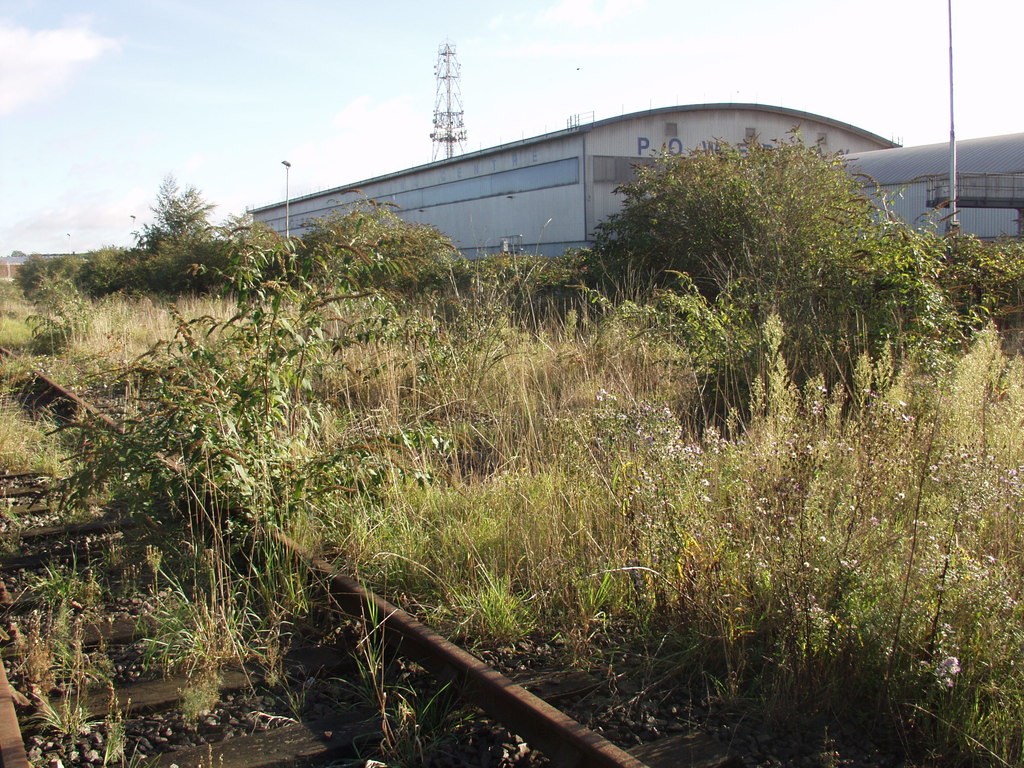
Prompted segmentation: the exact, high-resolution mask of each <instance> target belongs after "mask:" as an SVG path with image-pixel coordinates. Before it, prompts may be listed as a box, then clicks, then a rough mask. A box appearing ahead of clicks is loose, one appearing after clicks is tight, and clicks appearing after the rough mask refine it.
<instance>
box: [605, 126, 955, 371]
mask: <svg viewBox="0 0 1024 768" xmlns="http://www.w3.org/2000/svg"><path fill="white" fill-rule="evenodd" d="M619 192H620V193H621V194H622V195H623V198H624V201H623V207H622V210H621V212H620V213H619V214H617V215H615V216H612V217H611V218H610V219H609V220H608V221H607V222H606V223H605V224H604V225H602V226H601V227H600V229H599V232H598V237H597V243H596V245H595V248H594V254H593V255H592V258H591V268H592V270H593V269H595V268H596V269H598V270H603V273H602V276H603V277H604V279H605V281H606V282H610V283H612V284H619V285H621V284H623V283H624V282H626V281H629V282H630V283H631V284H632V285H634V286H635V285H637V284H639V285H641V286H643V285H647V286H649V287H651V288H654V289H674V288H675V287H676V286H677V285H682V286H684V288H685V290H684V291H683V294H685V295H686V296H689V298H688V300H687V302H686V303H685V306H686V307H689V308H690V309H687V310H685V311H686V312H690V310H691V309H692V308H693V307H696V306H697V303H699V302H697V303H695V300H696V299H700V300H702V301H703V302H704V304H705V305H706V307H707V309H705V310H702V311H705V312H706V311H715V312H717V313H719V315H720V317H719V324H720V325H721V326H722V327H724V328H733V329H734V330H736V331H737V335H738V336H739V337H745V338H749V339H752V340H754V341H755V342H757V341H758V340H759V339H760V332H759V329H760V328H761V327H763V325H764V323H765V322H766V320H767V319H768V318H769V317H771V316H778V317H779V318H780V319H781V320H782V323H783V326H784V327H785V329H786V342H785V348H784V351H785V353H786V358H787V360H788V362H789V365H790V369H791V370H792V371H794V374H795V375H796V376H797V377H800V376H802V375H814V374H816V373H818V372H826V371H829V370H830V371H832V373H833V374H836V375H839V376H844V377H845V376H847V375H848V374H849V371H850V370H851V369H852V365H853V362H854V361H855V360H856V358H857V356H858V355H859V354H860V352H862V351H870V352H875V351H878V350H879V349H881V348H882V347H883V346H884V345H887V344H892V345H895V346H896V347H897V351H899V348H900V347H901V346H906V347H907V348H915V349H918V350H922V351H925V352H926V353H927V354H931V352H934V351H937V350H939V349H940V348H941V347H942V346H943V345H947V344H950V343H955V341H956V339H958V338H960V333H959V332H960V331H961V330H962V326H960V324H959V323H958V318H957V317H956V313H955V312H954V311H953V305H952V302H951V301H950V300H949V296H948V294H947V292H946V291H945V290H944V288H943V286H942V285H941V284H940V283H939V280H938V277H939V274H940V272H941V267H942V264H943V260H944V259H945V257H946V252H947V249H946V247H945V243H944V242H943V240H942V239H941V238H940V237H938V236H936V235H935V234H934V233H930V232H917V231H915V230H913V229H911V228H909V227H908V226H906V225H905V224H903V223H902V222H898V221H895V220H892V219H890V218H889V217H887V216H886V215H885V214H884V212H883V211H881V210H880V209H879V208H878V207H876V206H875V205H874V204H873V203H872V202H871V201H870V200H869V199H868V198H867V197H866V195H865V194H864V193H863V191H862V189H861V186H860V183H859V182H858V181H857V180H856V179H854V178H853V177H852V176H851V175H850V174H849V173H847V171H846V169H845V166H844V163H843V159H842V156H841V155H823V154H822V153H821V152H820V150H819V148H818V147H814V146H807V145H805V144H804V143H803V142H802V141H801V140H800V138H799V136H796V137H794V138H792V139H791V140H789V141H785V142H781V143H779V144H777V145H770V146H763V145H761V144H756V143H755V144H752V145H750V146H743V147H734V146H728V145H723V146H721V147H719V148H717V149H716V150H713V151H702V152H695V153H693V154H691V155H688V156H671V155H666V156H663V157H661V158H659V159H658V160H657V162H656V163H655V164H653V165H651V166H649V167H639V168H637V171H636V178H635V180H634V181H632V182H630V183H628V184H625V185H623V186H621V187H620V188H619ZM595 265H596V266H595ZM680 275H682V276H683V279H682V280H680ZM691 291H694V293H691ZM673 306H674V307H677V308H678V307H679V306H682V305H680V304H679V302H677V301H676V302H673ZM673 311H674V312H676V313H677V314H678V311H679V310H678V309H676V310H673ZM691 314H692V313H691ZM680 327H687V325H686V323H683V324H682V325H681V326H680ZM740 331H742V333H741V332H740ZM749 353H750V355H749V357H750V359H751V360H754V361H756V360H759V359H760V355H759V354H757V353H756V351H755V350H754V349H750V350H749Z"/></svg>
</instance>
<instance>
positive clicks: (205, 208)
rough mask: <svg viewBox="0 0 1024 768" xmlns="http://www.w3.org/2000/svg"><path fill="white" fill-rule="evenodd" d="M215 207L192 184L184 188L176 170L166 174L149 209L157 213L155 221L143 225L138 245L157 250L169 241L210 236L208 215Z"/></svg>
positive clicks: (200, 238) (151, 250)
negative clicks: (177, 178)
mask: <svg viewBox="0 0 1024 768" xmlns="http://www.w3.org/2000/svg"><path fill="white" fill-rule="evenodd" d="M215 207H216V206H215V205H212V204H211V203H207V202H206V201H205V200H204V199H203V196H202V194H201V193H200V192H199V190H198V189H196V188H195V187H193V186H188V187H185V189H184V191H182V190H181V189H180V188H179V187H178V182H177V180H176V179H175V178H174V176H173V174H167V176H165V177H164V180H163V182H162V183H161V184H160V190H159V192H157V197H156V204H155V205H153V207H152V208H151V209H150V210H151V211H153V213H154V214H156V221H155V222H154V223H153V224H145V225H143V227H142V233H141V234H140V236H139V246H140V247H142V248H144V249H145V250H147V251H149V252H151V253H155V252H156V251H158V250H159V248H160V245H161V244H162V243H164V242H166V241H172V242H180V241H201V240H204V239H207V238H208V237H209V235H210V232H211V225H210V219H209V217H210V213H211V212H212V211H213V209H214V208H215Z"/></svg>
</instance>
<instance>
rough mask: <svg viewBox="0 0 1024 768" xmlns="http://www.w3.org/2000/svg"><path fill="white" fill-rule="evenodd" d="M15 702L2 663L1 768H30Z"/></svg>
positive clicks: (0, 665) (0, 684)
mask: <svg viewBox="0 0 1024 768" xmlns="http://www.w3.org/2000/svg"><path fill="white" fill-rule="evenodd" d="M14 701H15V698H14V689H13V688H11V684H10V683H9V682H8V681H7V670H6V668H5V667H4V663H3V662H2V661H0V768H29V762H28V755H27V754H26V753H25V742H24V741H23V740H22V738H21V728H20V726H19V725H18V713H17V712H16V711H15V710H14Z"/></svg>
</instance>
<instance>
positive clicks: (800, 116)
mask: <svg viewBox="0 0 1024 768" xmlns="http://www.w3.org/2000/svg"><path fill="white" fill-rule="evenodd" d="M715 110H725V111H730V112H731V111H740V110H748V111H749V110H752V111H755V112H767V113H770V114H775V115H782V116H784V117H791V118H794V119H795V120H814V121H816V122H819V123H822V124H824V125H830V126H834V127H835V128H841V129H843V130H845V131H849V132H850V133H853V134H856V135H858V136H861V137H863V138H865V139H867V140H869V141H872V142H874V143H877V144H878V145H879V146H880V147H898V146H899V145H898V144H896V143H895V142H892V141H890V140H889V139H885V138H882V137H881V136H879V135H877V134H874V133H871V132H870V131H865V130H864V129H863V128H858V127H857V126H855V125H850V124H849V123H844V122H841V121H839V120H833V119H832V118H830V117H824V116H822V115H815V114H814V113H812V112H803V111H801V110H799V109H789V108H787V107H773V106H769V105H767V104H747V103H742V102H740V103H732V102H730V103H725V102H722V103H717V104H682V105H678V106H674V107H658V108H656V109H647V110H642V111H640V112H629V113H627V114H624V115H618V116H617V117H608V118H604V119H601V120H596V121H593V122H589V123H582V122H581V123H580V124H579V125H576V126H572V127H570V128H563V129H561V130H557V131H551V132H550V133H544V134H541V135H539V136H531V137H529V138H524V139H519V140H516V141H511V142H506V143H504V144H498V145H496V146H493V147H487V148H485V149H480V150H476V151H473V152H467V153H465V154H462V155H455V156H454V157H451V158H445V159H443V160H435V161H433V162H430V163H424V164H423V165H417V166H413V167H411V168H405V169H403V170H400V171H393V172H391V173H386V174H383V175H381V176H374V177H371V178H369V179H363V180H362V181H357V182H353V183H350V184H345V185H343V186H339V187H331V188H330V189H322V190H319V191H317V192H310V193H309V194H306V195H301V196H299V197H293V198H292V202H293V203H294V202H298V201H301V200H306V199H310V198H316V197H322V196H323V195H331V194H336V193H338V192H341V191H344V190H348V189H353V188H358V187H361V186H365V185H367V184H371V183H376V182H379V181H384V180H386V179H391V178H396V177H399V176H404V175H406V174H408V173H414V172H417V171H421V170H424V169H426V168H431V167H435V166H442V165H446V164H449V163H459V162H463V161H465V160H470V159H473V158H479V157H486V156H488V155H492V154H495V153H498V152H505V151H507V150H509V149H512V148H515V147H526V146H530V145H531V144H538V143H541V142H544V141H550V140H551V139H554V138H558V137H561V136H571V135H574V134H578V133H586V132H588V131H592V130H594V129H595V128H600V127H603V126H606V125H614V124H616V123H624V122H626V121H628V120H635V119H637V118H644V117H651V116H655V115H664V114H671V113H679V112H713V111H715ZM709 138H710V137H709ZM279 205H282V202H276V203H269V204H267V205H261V206H256V207H252V208H248V209H247V210H248V211H249V212H250V213H254V212H257V213H258V212H261V211H266V210H269V209H271V208H275V207H277V206H279Z"/></svg>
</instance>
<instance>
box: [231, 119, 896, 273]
mask: <svg viewBox="0 0 1024 768" xmlns="http://www.w3.org/2000/svg"><path fill="white" fill-rule="evenodd" d="M794 130H797V131H799V132H800V134H801V135H802V137H803V139H804V141H806V142H808V143H812V144H817V145H819V146H820V147H821V148H822V150H823V151H825V152H843V153H846V154H851V155H853V156H856V157H858V158H860V159H861V160H862V161H863V162H865V163H867V162H875V161H874V160H872V159H870V158H873V156H874V155H878V154H884V152H885V151H890V152H891V151H901V150H899V149H897V145H896V144H895V143H894V142H892V141H888V140H886V139H884V138H882V137H880V136H876V135H875V134H872V133H869V132H868V131H865V130H862V129H860V128H857V127H855V126H852V125H848V124H846V123H841V122H838V121H836V120H831V119H829V118H827V117H821V116H819V115H812V114H809V113H807V112H801V111H798V110H794V109H785V108H782V107H771V106H765V105H758V104H704V105H694V106H677V107H666V108H662V109H652V110H647V111H643V112H635V113H632V114H627V115H622V116H620V117H614V118H610V119H606V120H599V121H596V122H590V123H580V122H571V123H570V125H569V127H567V128H566V129H565V130H561V131H556V132H553V133H547V134H544V135H542V136H538V137H535V138H531V139H524V140H521V141H516V142H512V143H509V144H502V145H501V146H498V147H493V148H490V149H484V150H480V151H478V152H471V153H468V154H464V155H459V156H457V157H453V158H451V159H447V160H441V161H437V162H433V163H430V164H427V165H422V166H418V167H415V168H410V169H408V170H404V171H399V172H397V173H391V174H387V175H384V176H378V177H375V178H372V179H367V180H364V181H358V182H354V183H351V184H346V185H344V186H339V187H335V188H333V189H328V190H325V191H322V192H317V193H315V194H310V195H305V196H302V197H297V198H295V199H293V200H290V201H288V206H287V208H288V219H289V225H290V230H291V232H292V233H293V234H298V235H301V234H302V231H303V227H304V224H305V222H307V221H309V220H310V219H315V218H318V217H322V216H326V215H329V214H331V213H333V212H344V211H345V210H346V209H347V207H348V206H349V205H351V204H353V203H355V202H357V201H359V200H361V199H366V198H369V199H374V200H377V201H379V202H383V203H389V204H393V205H394V206H396V210H397V211H398V213H399V215H400V216H401V217H402V218H403V219H405V220H407V221H411V222H418V223H423V224H431V225H433V226H435V227H437V228H438V229H439V230H441V231H442V232H444V233H445V234H447V235H448V236H449V237H450V238H451V239H452V242H453V243H454V244H455V246H456V247H457V248H458V249H459V250H460V251H461V252H462V253H464V254H466V255H468V256H474V255H484V254H488V253H496V252H503V251H504V252H509V251H511V252H525V253H531V254H543V255H549V256H556V255H560V254H562V253H563V252H564V251H565V250H566V249H567V248H572V247H579V246H587V245H591V244H592V243H593V237H594V231H595V228H596V227H597V225H598V224H599V223H600V222H602V221H604V220H605V219H607V218H608V216H610V215H611V214H613V213H615V212H616V211H618V210H619V207H620V205H621V201H620V199H619V198H618V197H617V196H616V195H615V193H614V190H615V188H616V187H617V186H618V185H620V184H622V183H624V182H626V181H629V180H630V179H631V178H632V176H633V169H634V166H635V165H637V164H638V163H642V162H648V161H649V160H650V158H652V157H655V156H656V155H657V154H658V153H660V152H662V151H668V152H670V153H673V154H683V153H686V152H689V151H691V150H694V149H701V148H709V147H713V146H715V144H716V143H719V142H725V143H729V144H734V145H740V146H742V145H744V144H749V143H750V142H755V141H757V142H762V143H766V144H767V143H772V142H773V141H777V140H782V139H785V138H787V137H788V136H789V135H790V134H791V133H792V132H793V131H794ZM879 150H881V151H882V152H878V151H879ZM884 178H885V179H886V180H888V179H889V177H888V176H885V177H884ZM910 178H911V177H908V178H907V179H905V181H909V180H910ZM879 183H880V184H885V183H887V182H882V181H881V180H879ZM250 213H252V215H253V216H254V217H255V218H256V219H257V220H259V221H263V222H266V223H267V224H268V225H269V226H271V227H272V228H273V229H275V230H276V231H278V232H280V233H282V234H283V233H284V232H285V228H286V204H285V201H281V202H279V203H274V204H272V205H266V206H262V207H259V208H254V209H251V210H250Z"/></svg>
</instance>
